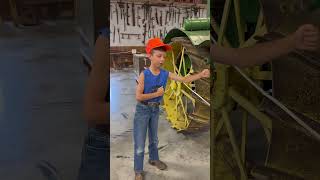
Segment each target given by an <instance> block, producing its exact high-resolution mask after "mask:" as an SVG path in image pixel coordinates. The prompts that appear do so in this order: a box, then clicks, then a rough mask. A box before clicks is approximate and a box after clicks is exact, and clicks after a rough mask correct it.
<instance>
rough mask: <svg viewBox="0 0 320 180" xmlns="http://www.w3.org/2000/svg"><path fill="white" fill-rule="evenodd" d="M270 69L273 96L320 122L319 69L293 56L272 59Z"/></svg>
mask: <svg viewBox="0 0 320 180" xmlns="http://www.w3.org/2000/svg"><path fill="white" fill-rule="evenodd" d="M272 70H273V95H274V97H275V98H277V99H278V100H279V101H281V102H282V103H284V104H285V105H286V106H287V107H288V108H290V109H292V110H294V111H296V112H299V113H301V114H303V115H305V116H307V117H309V118H310V119H313V120H315V121H317V122H320V70H318V69H316V68H314V67H312V66H310V65H309V64H307V63H304V62H303V61H301V60H299V59H298V58H297V57H293V56H290V57H287V58H286V59H281V60H277V61H274V62H273V63H272Z"/></svg>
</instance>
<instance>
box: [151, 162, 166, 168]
mask: <svg viewBox="0 0 320 180" xmlns="http://www.w3.org/2000/svg"><path fill="white" fill-rule="evenodd" d="M149 164H151V165H152V166H156V167H157V168H158V169H160V170H165V169H167V165H166V164H165V163H164V162H162V161H160V160H155V161H153V160H149Z"/></svg>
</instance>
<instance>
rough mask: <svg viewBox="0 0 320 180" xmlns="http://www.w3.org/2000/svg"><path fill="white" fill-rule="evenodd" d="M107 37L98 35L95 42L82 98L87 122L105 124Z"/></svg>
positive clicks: (107, 73)
mask: <svg viewBox="0 0 320 180" xmlns="http://www.w3.org/2000/svg"><path fill="white" fill-rule="evenodd" d="M106 47H107V38H105V37H102V36H99V37H98V39H97V41H96V44H95V52H94V57H93V59H94V62H93V66H92V70H91V72H90V75H89V78H88V81H87V85H86V91H85V98H84V115H85V118H86V120H87V121H88V122H89V124H106V123H109V122H108V121H107V114H108V112H107V111H108V109H107V106H108V105H107V102H106V101H105V96H106V92H107V89H108V88H109V87H108V82H107V79H108V77H107V76H108V75H109V72H108V68H109V67H108V64H107V63H108V55H107V50H106Z"/></svg>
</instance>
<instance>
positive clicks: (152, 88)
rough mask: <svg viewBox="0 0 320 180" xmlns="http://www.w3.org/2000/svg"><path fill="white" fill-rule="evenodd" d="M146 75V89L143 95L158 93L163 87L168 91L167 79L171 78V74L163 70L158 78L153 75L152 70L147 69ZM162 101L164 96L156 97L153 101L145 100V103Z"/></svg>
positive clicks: (144, 72)
mask: <svg viewBox="0 0 320 180" xmlns="http://www.w3.org/2000/svg"><path fill="white" fill-rule="evenodd" d="M143 74H144V89H143V94H149V93H153V92H156V91H157V89H158V88H159V87H161V86H162V87H163V89H166V85H167V79H168V76H169V72H168V71H166V70H163V69H160V74H158V75H157V76H155V75H153V74H152V72H151V71H150V69H145V70H144V71H143ZM161 100H162V96H160V97H156V98H153V99H148V100H145V101H144V102H160V101H161Z"/></svg>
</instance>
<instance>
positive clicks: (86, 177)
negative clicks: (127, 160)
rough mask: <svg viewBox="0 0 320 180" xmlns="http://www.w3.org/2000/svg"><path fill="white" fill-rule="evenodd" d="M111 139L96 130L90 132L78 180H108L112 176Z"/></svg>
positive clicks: (83, 152)
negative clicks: (110, 161) (110, 159)
mask: <svg viewBox="0 0 320 180" xmlns="http://www.w3.org/2000/svg"><path fill="white" fill-rule="evenodd" d="M109 154H110V149H109V137H108V135H107V134H106V133H103V132H100V131H98V130H96V129H95V128H90V129H89V130H88V135H87V137H86V140H85V143H84V146H83V150H82V158H81V166H80V169H79V175H78V180H92V179H94V180H106V179H109V176H110V164H109V158H110V156H109Z"/></svg>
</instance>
